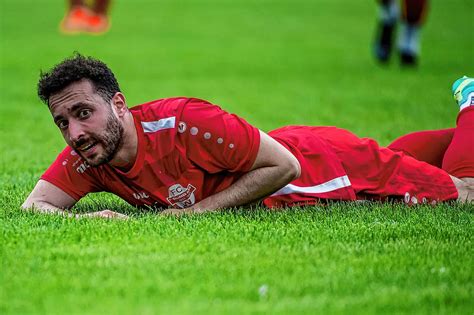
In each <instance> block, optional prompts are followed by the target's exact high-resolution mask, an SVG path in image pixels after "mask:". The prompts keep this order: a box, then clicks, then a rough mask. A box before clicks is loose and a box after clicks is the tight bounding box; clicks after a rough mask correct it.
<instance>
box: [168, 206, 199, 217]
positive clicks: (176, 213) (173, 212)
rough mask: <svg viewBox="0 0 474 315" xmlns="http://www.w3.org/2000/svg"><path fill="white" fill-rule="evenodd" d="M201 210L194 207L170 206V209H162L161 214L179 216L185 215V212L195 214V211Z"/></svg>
mask: <svg viewBox="0 0 474 315" xmlns="http://www.w3.org/2000/svg"><path fill="white" fill-rule="evenodd" d="M201 212H203V211H200V210H194V209H190V208H186V209H174V208H169V209H166V210H163V211H161V212H160V214H162V215H169V216H176V217H178V216H180V215H183V214H193V213H201Z"/></svg>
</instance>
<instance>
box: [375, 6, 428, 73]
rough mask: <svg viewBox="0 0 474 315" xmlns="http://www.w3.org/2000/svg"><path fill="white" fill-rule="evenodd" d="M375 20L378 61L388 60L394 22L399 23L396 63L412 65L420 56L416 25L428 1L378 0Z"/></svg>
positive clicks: (422, 15) (418, 33) (418, 27)
mask: <svg viewBox="0 0 474 315" xmlns="http://www.w3.org/2000/svg"><path fill="white" fill-rule="evenodd" d="M378 2H379V6H380V13H379V22H378V25H377V34H376V38H375V57H376V58H377V59H378V60H379V61H380V62H382V63H386V62H388V61H389V59H390V55H391V52H392V47H393V41H394V33H395V28H396V25H397V22H398V21H399V20H400V22H401V31H400V34H399V41H398V51H399V54H400V63H401V64H402V65H404V66H416V65H417V63H418V57H419V55H420V38H419V37H420V28H421V26H422V25H423V22H424V18H425V15H426V11H427V7H428V0H402V1H401V8H399V6H398V1H397V0H378Z"/></svg>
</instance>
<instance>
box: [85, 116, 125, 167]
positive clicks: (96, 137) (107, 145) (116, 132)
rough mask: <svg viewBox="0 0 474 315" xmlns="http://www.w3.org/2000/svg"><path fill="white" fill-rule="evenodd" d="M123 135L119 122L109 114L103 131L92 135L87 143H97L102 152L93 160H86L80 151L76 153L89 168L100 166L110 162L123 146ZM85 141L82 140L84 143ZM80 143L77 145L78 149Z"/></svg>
mask: <svg viewBox="0 0 474 315" xmlns="http://www.w3.org/2000/svg"><path fill="white" fill-rule="evenodd" d="M123 133H124V129H123V126H122V124H121V123H120V121H119V120H118V119H117V117H115V116H114V114H113V113H112V112H111V113H110V114H109V115H108V116H107V122H106V126H105V130H104V131H103V132H102V133H100V134H92V135H91V136H90V138H89V139H87V142H89V141H91V140H92V141H94V142H97V145H99V144H100V145H101V146H102V149H103V152H101V153H98V154H97V155H96V156H94V157H93V158H86V157H85V156H84V155H83V154H82V153H81V151H78V153H79V155H80V156H81V157H82V158H83V159H84V160H85V161H87V163H88V164H89V165H90V166H93V167H97V166H100V165H102V164H105V163H108V162H110V161H111V160H112V159H113V158H114V157H115V155H116V154H117V152H118V151H119V150H120V149H121V148H122V146H123ZM85 141H86V140H84V142H85ZM80 145H81V143H78V145H77V146H78V147H79V146H80Z"/></svg>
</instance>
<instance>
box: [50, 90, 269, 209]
mask: <svg viewBox="0 0 474 315" xmlns="http://www.w3.org/2000/svg"><path fill="white" fill-rule="evenodd" d="M130 111H131V113H132V115H133V118H134V120H135V127H136V131H137V134H138V153H137V157H136V160H135V163H134V165H133V166H132V168H131V169H130V170H129V171H128V172H122V171H120V170H118V169H116V168H114V167H112V166H110V165H108V164H104V165H100V166H98V167H89V165H88V164H87V163H86V162H85V161H84V160H83V159H82V158H81V157H80V156H79V155H77V153H76V152H75V151H74V150H72V149H71V148H70V147H69V146H68V147H66V148H65V149H64V150H63V152H62V153H61V154H60V155H59V156H58V158H57V159H56V161H55V162H54V163H53V164H52V165H51V166H50V167H49V168H48V170H47V171H46V172H45V173H44V174H43V176H42V177H41V179H43V180H46V181H48V182H50V183H52V184H54V185H55V186H57V187H59V188H60V189H62V190H63V191H64V192H66V193H67V194H68V195H70V196H71V197H73V198H74V199H76V200H79V199H80V198H82V197H83V196H85V195H86V194H87V193H90V192H99V191H106V192H111V193H114V194H116V195H118V196H119V197H121V198H123V199H124V200H126V201H127V202H128V203H130V204H132V205H136V206H158V207H175V208H185V207H189V206H192V205H193V204H194V203H196V202H198V201H200V200H202V199H204V198H206V197H208V196H210V195H212V194H215V193H217V192H219V191H221V190H223V189H225V188H227V187H229V186H230V185H231V184H232V183H233V182H235V181H236V180H237V179H238V178H239V177H240V176H242V175H243V173H245V172H248V171H249V170H250V168H251V167H252V165H253V163H254V161H255V158H256V156H257V152H258V149H259V144H260V134H259V130H258V129H257V128H255V127H253V126H251V125H250V124H248V123H247V122H246V121H245V120H243V119H242V118H239V117H237V116H235V115H232V114H229V113H227V112H225V111H223V110H222V109H220V108H219V107H218V106H215V105H212V104H210V103H208V102H206V101H203V100H199V99H194V98H168V99H161V100H157V101H153V102H149V103H146V104H143V105H139V106H136V107H133V108H131V109H130Z"/></svg>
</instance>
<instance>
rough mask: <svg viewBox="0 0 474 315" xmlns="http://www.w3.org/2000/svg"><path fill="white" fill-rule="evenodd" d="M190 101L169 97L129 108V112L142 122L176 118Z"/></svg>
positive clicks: (186, 98) (185, 98)
mask: <svg viewBox="0 0 474 315" xmlns="http://www.w3.org/2000/svg"><path fill="white" fill-rule="evenodd" d="M190 100H191V98H189V97H169V98H162V99H158V100H154V101H150V102H147V103H144V104H140V105H137V106H134V107H132V108H130V111H131V112H132V113H133V114H134V115H136V116H139V117H140V118H141V119H142V120H144V121H149V120H153V119H155V118H158V119H160V118H164V117H170V116H176V115H177V114H178V113H179V112H181V110H182V107H183V106H184V105H185V104H186V103H187V102H189V101H190Z"/></svg>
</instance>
